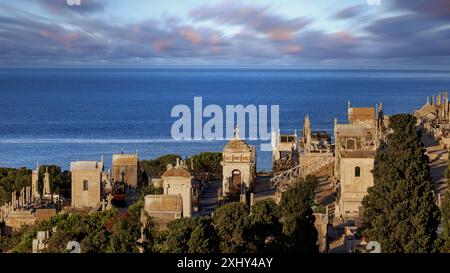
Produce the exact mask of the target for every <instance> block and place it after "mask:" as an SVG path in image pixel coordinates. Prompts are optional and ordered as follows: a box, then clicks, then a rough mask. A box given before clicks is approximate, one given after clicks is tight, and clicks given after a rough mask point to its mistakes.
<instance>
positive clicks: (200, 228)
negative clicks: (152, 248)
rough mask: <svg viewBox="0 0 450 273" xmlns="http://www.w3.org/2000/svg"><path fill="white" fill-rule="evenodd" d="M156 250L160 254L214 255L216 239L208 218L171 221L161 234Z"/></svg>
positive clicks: (216, 244) (216, 245)
mask: <svg viewBox="0 0 450 273" xmlns="http://www.w3.org/2000/svg"><path fill="white" fill-rule="evenodd" d="M158 249H159V251H160V252H162V253H214V252H217V251H218V250H219V247H218V237H217V235H216V232H215V230H214V227H213V225H212V221H211V218H210V217H209V216H201V217H192V218H181V219H177V220H174V221H171V222H169V223H168V225H167V230H165V231H164V232H163V233H162V238H160V243H159V246H158Z"/></svg>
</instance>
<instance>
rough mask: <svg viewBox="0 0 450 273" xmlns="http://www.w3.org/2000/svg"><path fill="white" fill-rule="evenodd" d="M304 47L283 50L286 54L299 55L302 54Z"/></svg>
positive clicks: (296, 46) (295, 46) (297, 46)
mask: <svg viewBox="0 0 450 273" xmlns="http://www.w3.org/2000/svg"><path fill="white" fill-rule="evenodd" d="M302 50H303V47H302V46H301V45H290V46H286V47H284V49H283V52H284V53H286V54H298V53H300V52H302Z"/></svg>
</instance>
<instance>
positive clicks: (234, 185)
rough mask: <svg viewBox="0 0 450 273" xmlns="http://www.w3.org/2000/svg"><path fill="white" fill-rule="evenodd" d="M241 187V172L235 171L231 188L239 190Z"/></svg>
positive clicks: (232, 174)
mask: <svg viewBox="0 0 450 273" xmlns="http://www.w3.org/2000/svg"><path fill="white" fill-rule="evenodd" d="M240 185H241V171H240V170H233V172H232V173H231V187H232V188H239V186H240Z"/></svg>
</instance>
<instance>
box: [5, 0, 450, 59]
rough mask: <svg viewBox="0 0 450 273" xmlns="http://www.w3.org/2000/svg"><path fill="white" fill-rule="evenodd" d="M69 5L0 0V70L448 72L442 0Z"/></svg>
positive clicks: (111, 0) (448, 7) (447, 26)
mask: <svg viewBox="0 0 450 273" xmlns="http://www.w3.org/2000/svg"><path fill="white" fill-rule="evenodd" d="M67 1H69V2H71V1H72V2H73V1H76V0H20V1H12V0H0V66H1V67H10V66H59V65H67V66H114V67H117V66H139V67H159V66H191V67H192V66H194V67H203V66H206V67H209V66H219V67H221V66H224V67H226V66H251V67H355V68H359V67H368V68H369V67H417V68H421V67H444V68H450V0H314V1H312V0H278V1H273V0H257V1H250V0H247V1H244V0H203V1H202V0H126V1H125V0H80V1H81V5H79V6H78V5H72V6H71V5H68V4H67ZM377 2H378V3H377Z"/></svg>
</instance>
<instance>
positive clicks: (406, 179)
mask: <svg viewBox="0 0 450 273" xmlns="http://www.w3.org/2000/svg"><path fill="white" fill-rule="evenodd" d="M389 127H390V129H391V130H392V133H391V134H390V135H389V136H388V146H387V148H386V149H384V150H379V151H378V152H377V155H376V157H375V165H374V169H373V170H372V173H373V176H374V186H373V187H371V188H369V189H368V195H367V196H366V197H365V198H364V199H363V203H362V204H363V207H364V214H363V221H364V225H363V229H364V234H365V235H366V236H368V237H369V239H370V240H374V241H378V242H379V243H380V244H381V250H382V252H391V253H392V252H393V253H395V252H408V253H411V252H431V251H433V245H434V242H435V240H436V237H437V233H436V231H437V227H438V224H439V210H438V208H437V206H436V204H435V202H434V196H433V185H432V182H431V179H430V169H429V166H428V162H429V159H428V156H427V155H425V150H424V146H423V143H422V142H421V138H420V137H421V133H420V131H418V130H417V128H416V119H415V117H413V116H411V115H409V114H398V115H394V116H392V117H391V118H390V125H389Z"/></svg>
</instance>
